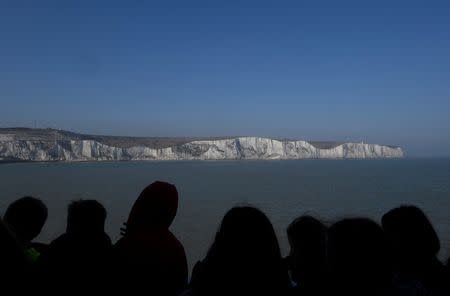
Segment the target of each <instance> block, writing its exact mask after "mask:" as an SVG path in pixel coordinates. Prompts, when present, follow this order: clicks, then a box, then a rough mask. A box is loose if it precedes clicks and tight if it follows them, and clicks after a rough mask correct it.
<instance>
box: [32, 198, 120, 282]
mask: <svg viewBox="0 0 450 296" xmlns="http://www.w3.org/2000/svg"><path fill="white" fill-rule="evenodd" d="M105 220H106V210H105V208H104V207H103V206H102V205H101V204H100V203H99V202H98V201H95V200H79V201H74V202H72V203H71V204H70V205H69V209H68V215H67V228H66V233H64V234H63V235H61V236H60V237H58V238H57V239H55V240H54V241H53V242H52V243H51V244H50V245H49V247H48V250H47V252H45V253H44V254H43V255H42V256H41V260H39V263H40V266H41V267H42V269H43V271H44V272H45V273H46V274H45V275H46V280H48V281H49V282H48V283H47V284H49V285H55V284H60V285H67V286H70V287H72V288H73V289H82V288H84V287H100V286H102V285H103V284H104V282H103V281H104V280H105V279H107V278H108V274H107V272H108V270H109V263H110V260H111V256H110V255H111V249H112V244H111V240H110V238H109V237H108V235H107V234H106V233H105V231H104V227H105Z"/></svg>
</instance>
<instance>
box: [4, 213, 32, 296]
mask: <svg viewBox="0 0 450 296" xmlns="http://www.w3.org/2000/svg"><path fill="white" fill-rule="evenodd" d="M30 263H31V262H30V261H29V260H28V258H27V256H26V254H25V251H24V249H23V248H22V247H21V245H20V244H19V242H18V241H17V240H16V238H15V236H14V235H13V234H12V233H11V231H10V230H9V229H8V227H6V225H5V224H4V223H3V221H2V220H1V219H0V286H1V290H2V292H4V293H5V294H7V293H8V292H9V291H8V290H9V289H8V290H6V289H7V288H14V286H16V285H17V284H20V282H22V284H23V283H26V282H27V278H26V276H27V275H28V271H29V267H30ZM17 287H18V288H19V287H20V286H17ZM16 292H17V291H16ZM11 295H13V294H11Z"/></svg>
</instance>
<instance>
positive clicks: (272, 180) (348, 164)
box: [0, 159, 450, 266]
mask: <svg viewBox="0 0 450 296" xmlns="http://www.w3.org/2000/svg"><path fill="white" fill-rule="evenodd" d="M155 180H164V181H168V182H171V183H174V184H176V186H177V187H178V190H179V193H180V208H179V211H178V216H177V218H176V220H175V222H174V224H173V225H172V230H173V231H174V233H175V234H176V235H177V236H178V238H179V239H180V240H181V242H182V243H183V244H184V246H185V249H186V252H187V255H188V261H189V263H190V265H191V266H192V263H193V262H194V261H196V260H198V259H200V258H202V257H203V256H204V254H205V252H206V250H207V249H208V247H209V245H210V243H211V241H212V239H213V236H214V233H215V231H216V229H217V227H218V225H219V222H220V220H221V218H222V217H223V215H224V213H225V211H227V210H228V209H229V208H230V207H232V206H233V205H236V204H242V203H250V204H253V205H256V206H257V207H259V208H261V209H262V210H264V211H265V212H266V213H267V215H268V216H269V217H270V219H271V220H272V222H273V224H274V225H275V228H276V230H277V233H278V236H279V239H280V243H281V245H282V248H283V251H284V252H286V249H287V242H286V237H285V228H286V226H287V225H288V224H289V223H290V222H291V221H292V220H293V219H294V218H295V217H297V216H299V215H302V214H305V213H308V214H313V215H316V216H318V217H320V218H322V219H323V220H325V221H326V222H328V223H332V222H333V221H335V220H336V219H338V218H342V217H352V216H360V215H362V216H368V217H371V218H373V219H375V220H376V221H380V219H381V216H382V214H383V213H384V212H386V211H387V210H388V209H390V208H392V207H396V206H398V205H401V204H415V205H418V206H420V207H421V208H422V209H424V210H425V212H426V213H427V214H428V216H429V217H430V219H431V220H432V222H433V223H434V225H435V227H436V229H437V231H438V233H439V235H440V238H441V242H442V248H441V254H440V255H441V258H444V257H445V258H446V257H447V256H448V255H449V249H450V215H449V213H450V159H399V160H298V161H286V160H285V161H203V162H202V161H180V162H108V163H16V164H2V165H0V211H1V212H3V211H4V210H5V208H6V206H7V205H8V204H9V203H10V202H11V201H13V200H14V199H16V198H19V197H21V196H23V195H33V196H36V197H39V198H41V199H42V200H44V201H45V202H46V203H47V205H48V207H49V219H48V222H47V225H46V226H45V228H44V230H43V233H42V234H41V235H40V237H39V239H40V240H41V241H46V242H48V241H50V240H51V239H54V238H56V237H57V236H58V235H59V234H60V233H62V232H63V231H64V228H65V218H66V209H67V205H68V203H69V202H70V201H71V200H74V199H79V198H86V199H97V200H99V201H101V202H102V203H103V204H104V206H105V207H106V208H107V210H108V220H107V231H108V233H109V234H110V235H111V237H112V239H113V240H116V239H117V238H118V237H119V228H120V226H121V224H122V222H124V221H125V220H126V217H127V215H128V211H129V209H130V207H131V205H132V203H133V201H134V200H135V198H136V197H137V196H138V194H139V193H140V191H141V190H142V189H143V188H144V187H145V186H146V185H147V184H149V183H151V182H153V181H155Z"/></svg>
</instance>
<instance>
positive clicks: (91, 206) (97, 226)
mask: <svg viewBox="0 0 450 296" xmlns="http://www.w3.org/2000/svg"><path fill="white" fill-rule="evenodd" d="M105 221H106V210H105V208H104V207H103V206H102V204H100V203H99V202H98V201H96V200H78V201H74V202H72V203H71V204H70V205H69V210H68V215H67V230H66V231H67V233H71V234H90V233H99V232H104V229H105Z"/></svg>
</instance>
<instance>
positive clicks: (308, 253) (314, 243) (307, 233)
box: [287, 216, 327, 284]
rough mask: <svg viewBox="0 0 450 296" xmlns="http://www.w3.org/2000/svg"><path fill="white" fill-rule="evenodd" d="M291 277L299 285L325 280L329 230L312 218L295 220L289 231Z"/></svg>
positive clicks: (306, 217)
mask: <svg viewBox="0 0 450 296" xmlns="http://www.w3.org/2000/svg"><path fill="white" fill-rule="evenodd" d="M287 235H288V239H289V245H290V247H291V251H290V254H289V263H290V270H291V277H292V279H293V280H294V281H296V282H297V283H300V282H302V283H303V284H308V283H310V282H312V281H314V282H317V281H321V280H323V278H322V277H323V275H324V273H325V269H326V247H327V246H326V244H327V228H326V226H325V225H324V224H323V223H322V222H320V221H319V220H317V219H315V218H313V217H311V216H302V217H300V218H297V219H295V220H294V221H293V222H292V223H291V224H290V225H289V227H288V229H287Z"/></svg>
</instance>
